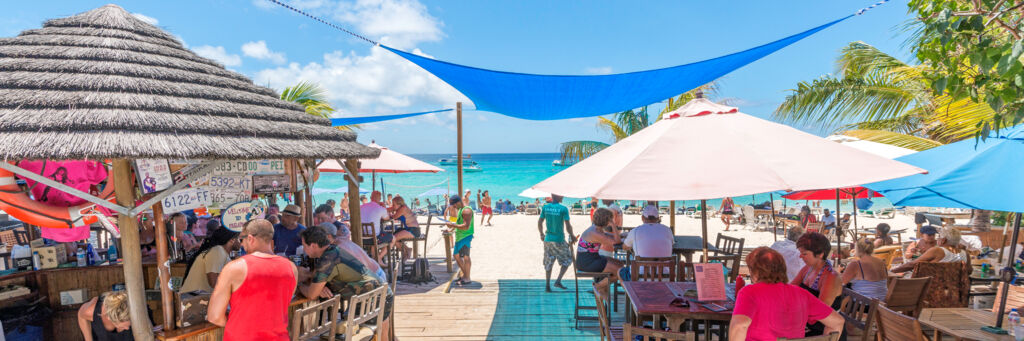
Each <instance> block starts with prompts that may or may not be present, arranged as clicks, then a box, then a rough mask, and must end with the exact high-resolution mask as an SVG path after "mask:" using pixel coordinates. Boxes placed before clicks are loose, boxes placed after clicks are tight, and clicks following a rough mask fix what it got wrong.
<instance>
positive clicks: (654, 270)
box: [629, 257, 676, 282]
mask: <svg viewBox="0 0 1024 341" xmlns="http://www.w3.org/2000/svg"><path fill="white" fill-rule="evenodd" d="M629 273H630V276H631V277H630V280H631V281H642V282H671V281H673V280H675V278H676V259H675V257H636V258H634V259H633V260H632V261H631V262H630V264H629Z"/></svg>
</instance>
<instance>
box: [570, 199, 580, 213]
mask: <svg viewBox="0 0 1024 341" xmlns="http://www.w3.org/2000/svg"><path fill="white" fill-rule="evenodd" d="M569 214H583V205H582V204H580V202H579V201H577V202H574V203H573V204H572V208H569Z"/></svg>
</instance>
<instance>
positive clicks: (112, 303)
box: [103, 291, 131, 323]
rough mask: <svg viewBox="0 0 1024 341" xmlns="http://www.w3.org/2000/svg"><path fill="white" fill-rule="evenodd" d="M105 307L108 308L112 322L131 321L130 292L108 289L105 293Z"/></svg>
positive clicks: (107, 313) (107, 312)
mask: <svg viewBox="0 0 1024 341" xmlns="http://www.w3.org/2000/svg"><path fill="white" fill-rule="evenodd" d="M103 309H104V310H106V313H105V314H106V315H107V318H108V319H110V322H114V323H121V322H126V321H130V320H131V317H130V316H129V314H128V293H126V292H124V291H108V292H106V293H104V294H103Z"/></svg>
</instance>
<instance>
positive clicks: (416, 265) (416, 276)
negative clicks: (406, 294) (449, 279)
mask: <svg viewBox="0 0 1024 341" xmlns="http://www.w3.org/2000/svg"><path fill="white" fill-rule="evenodd" d="M406 281H407V282H410V283H417V284H419V283H426V282H433V281H434V274H432V273H430V262H429V261H427V259H426V258H417V259H416V260H415V261H413V262H412V273H411V274H409V275H408V276H406Z"/></svg>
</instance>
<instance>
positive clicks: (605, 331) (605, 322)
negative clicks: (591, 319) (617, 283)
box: [594, 285, 624, 341]
mask: <svg viewBox="0 0 1024 341" xmlns="http://www.w3.org/2000/svg"><path fill="white" fill-rule="evenodd" d="M598 293H601V294H602V295H604V297H608V287H604V288H603V289H601V288H598V287H597V286H596V285H595V286H594V303H595V305H594V306H596V307H606V306H608V303H606V302H605V301H604V299H602V298H601V295H598ZM609 315H610V314H609V313H608V310H607V309H598V310H597V320H598V322H599V323H600V328H601V333H600V334H601V341H621V340H624V339H623V338H622V328H618V327H612V326H611V325H612V319H611V317H610V316H609Z"/></svg>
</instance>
